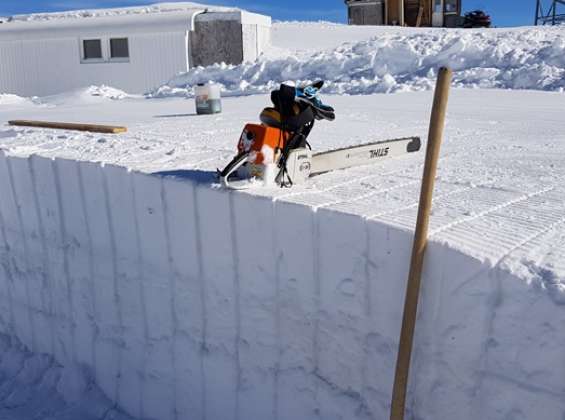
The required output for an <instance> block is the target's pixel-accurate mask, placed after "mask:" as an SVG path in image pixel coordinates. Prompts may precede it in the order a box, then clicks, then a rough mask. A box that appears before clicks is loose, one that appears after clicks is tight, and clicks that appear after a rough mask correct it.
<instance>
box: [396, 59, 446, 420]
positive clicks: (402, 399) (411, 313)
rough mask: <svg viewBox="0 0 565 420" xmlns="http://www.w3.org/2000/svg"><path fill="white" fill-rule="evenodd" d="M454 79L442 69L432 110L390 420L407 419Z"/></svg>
mask: <svg viewBox="0 0 565 420" xmlns="http://www.w3.org/2000/svg"><path fill="white" fill-rule="evenodd" d="M451 77H452V72H451V70H450V69H448V68H445V67H442V68H441V69H440V70H439V75H438V80H437V85H436V91H435V95H434V103H433V108H432V117H431V121H430V131H429V135H428V145H427V150H426V162H425V164H424V176H423V179H422V189H421V192H420V206H419V208H418V220H417V223H416V232H415V236H414V244H413V247H412V259H411V261H410V273H409V275H408V284H407V286H406V298H405V301H404V316H403V318H402V330H401V332H400V344H399V346H398V358H397V361H396V372H395V376H394V387H393V391H392V403H391V411H390V420H403V419H404V410H405V404H406V392H407V388H408V377H409V372H410V358H411V356H412V345H413V341H414V330H415V327H416V314H417V312H418V299H419V296H420V283H421V276H422V266H423V264H424V254H425V251H426V244H427V240H428V226H429V219H430V210H431V207H432V194H433V190H434V182H435V177H436V170H437V162H438V158H439V150H440V147H441V141H442V138H443V128H444V125H445V113H446V109H447V98H448V96H449V87H450V84H451Z"/></svg>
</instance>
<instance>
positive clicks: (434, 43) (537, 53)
mask: <svg viewBox="0 0 565 420" xmlns="http://www.w3.org/2000/svg"><path fill="white" fill-rule="evenodd" d="M315 32H318V33H319V35H318V36H315V35H314V33H315ZM273 33H274V37H273V38H274V42H273V49H272V50H271V51H270V52H267V53H266V54H265V55H264V56H263V57H262V58H261V59H259V60H258V61H257V62H254V63H243V64H241V65H237V66H233V65H225V64H218V65H214V66H211V67H207V68H195V69H193V70H191V71H189V72H188V73H186V74H180V75H178V76H176V77H174V78H173V79H171V80H170V81H169V82H168V83H167V84H165V85H164V86H161V87H160V88H158V89H157V90H155V91H154V92H152V93H151V95H152V96H157V97H163V96H171V95H179V96H186V95H187V94H190V93H191V92H192V88H193V87H194V85H195V84H197V83H200V82H206V81H208V80H213V81H215V82H218V83H221V84H222V85H223V87H224V92H225V94H228V95H241V94H253V93H258V92H262V93H265V92H268V91H270V90H271V89H273V87H274V86H276V84H277V83H278V82H280V81H287V80H290V81H312V80H317V79H325V80H327V82H328V83H327V87H326V89H325V91H326V92H328V93H337V94H342V93H347V94H368V93H378V92H399V91H400V92H402V91H413V90H426V89H430V88H432V86H433V84H434V80H435V70H436V69H437V68H438V67H439V66H442V65H449V66H451V67H452V68H453V70H454V71H455V76H454V84H455V86H458V87H474V88H477V87H479V88H502V89H539V90H551V91H563V89H564V88H565V27H563V26H561V27H553V28H550V27H543V28H539V27H538V28H517V29H496V30H494V29H493V30H489V31H484V30H447V29H406V30H402V29H400V30H399V29H389V28H384V29H383V28H377V27H369V28H363V29H358V28H352V29H349V28H348V27H347V26H344V25H336V24H327V23H321V24H319V25H314V24H299V23H295V24H291V23H279V24H275V25H274V27H273ZM343 34H347V36H345V35H343ZM356 38H361V40H355V39H356ZM344 41H347V42H345V43H343V42H344ZM290 44H294V45H298V47H295V48H289V46H290Z"/></svg>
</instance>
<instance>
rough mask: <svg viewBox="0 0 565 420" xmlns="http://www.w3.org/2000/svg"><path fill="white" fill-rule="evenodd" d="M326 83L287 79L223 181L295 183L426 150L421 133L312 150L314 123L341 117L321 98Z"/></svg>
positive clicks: (243, 139)
mask: <svg viewBox="0 0 565 420" xmlns="http://www.w3.org/2000/svg"><path fill="white" fill-rule="evenodd" d="M322 86H323V82H322V81H320V82H316V83H314V84H312V85H307V86H302V87H293V86H288V85H285V84H282V85H281V86H280V89H278V90H275V91H273V92H272V93H271V100H272V102H273V104H274V105H275V106H274V107H268V108H265V109H264V110H263V111H262V112H261V115H260V120H261V124H251V123H250V124H247V125H246V126H245V127H244V129H243V131H242V133H241V136H240V138H239V141H238V145H237V150H238V153H237V155H236V156H235V157H234V158H233V159H232V161H231V162H230V163H229V164H228V165H227V166H226V167H225V168H224V169H223V170H222V171H219V179H220V182H221V183H222V185H223V186H225V187H227V188H231V189H247V188H251V187H253V186H256V185H263V186H281V187H290V186H292V185H295V184H302V183H304V182H305V181H306V180H307V179H308V178H310V177H311V176H314V175H318V174H322V173H325V172H329V171H333V170H338V169H345V168H349V167H353V166H361V165H367V164H370V163H373V162H377V161H381V160H383V159H389V158H395V157H398V156H401V155H404V154H407V153H413V152H417V151H419V150H420V148H421V141H420V138H419V137H406V138H399V139H392V140H383V141H376V142H370V143H366V144H361V145H356V146H351V147H345V148H341V149H337V150H330V151H325V152H321V153H315V154H314V153H312V149H311V147H310V144H309V143H308V141H307V137H308V135H309V134H310V132H311V130H312V128H313V126H314V122H315V121H316V120H328V121H333V120H334V119H335V111H334V109H333V108H332V107H330V106H327V105H324V104H323V103H322V102H321V100H320V99H319V96H318V92H319V90H320V89H321V87H322Z"/></svg>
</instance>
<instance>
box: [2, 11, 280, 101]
mask: <svg viewBox="0 0 565 420" xmlns="http://www.w3.org/2000/svg"><path fill="white" fill-rule="evenodd" d="M172 5H174V7H171V6H172ZM167 6H169V7H167ZM270 28H271V18H270V17H268V16H264V15H259V14H255V13H249V12H246V11H243V10H239V9H228V8H216V7H209V8H208V7H206V6H202V5H198V4H194V3H180V4H179V3H172V4H162V5H154V6H151V7H148V8H127V9H106V10H101V11H96V10H94V11H88V12H84V11H82V12H75V13H73V12H67V13H61V14H43V15H29V16H15V17H14V18H11V19H8V21H7V22H6V21H5V22H4V23H0V93H12V94H16V95H20V96H45V95H51V94H56V93H61V92H65V91H68V90H72V89H76V88H80V87H85V86H89V85H102V84H104V85H109V86H112V87H116V88H119V89H122V90H125V91H126V92H128V93H145V92H147V91H149V90H151V89H152V88H155V87H157V86H159V85H161V84H162V83H165V82H167V81H168V80H169V79H170V78H172V77H173V76H175V75H176V74H178V73H179V72H185V71H188V70H189V69H190V68H192V67H195V66H199V65H210V64H213V63H220V62H225V63H228V64H238V63H241V62H243V61H253V60H255V59H256V58H257V57H258V56H259V55H260V54H261V52H262V51H263V49H264V48H265V47H266V46H267V45H269V43H270Z"/></svg>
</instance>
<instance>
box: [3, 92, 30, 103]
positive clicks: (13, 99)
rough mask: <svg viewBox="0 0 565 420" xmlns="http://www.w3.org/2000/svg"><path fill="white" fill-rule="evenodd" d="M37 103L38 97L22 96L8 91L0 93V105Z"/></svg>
mask: <svg viewBox="0 0 565 420" xmlns="http://www.w3.org/2000/svg"><path fill="white" fill-rule="evenodd" d="M30 103H31V104H36V103H39V98H37V97H35V96H34V97H32V98H24V97H22V96H18V95H12V94H10V93H0V105H27V104H30Z"/></svg>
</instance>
